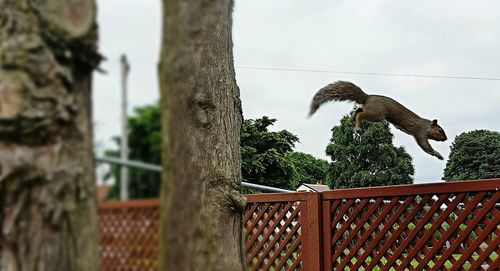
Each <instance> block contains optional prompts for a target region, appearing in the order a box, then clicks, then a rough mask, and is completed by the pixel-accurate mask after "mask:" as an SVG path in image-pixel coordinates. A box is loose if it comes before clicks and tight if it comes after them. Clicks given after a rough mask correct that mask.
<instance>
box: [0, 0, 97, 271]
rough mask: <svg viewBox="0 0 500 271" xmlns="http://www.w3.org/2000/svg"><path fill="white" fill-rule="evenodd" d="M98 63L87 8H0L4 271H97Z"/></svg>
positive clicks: (16, 3) (22, 3)
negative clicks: (93, 91)
mask: <svg viewBox="0 0 500 271" xmlns="http://www.w3.org/2000/svg"><path fill="white" fill-rule="evenodd" d="M56 5H58V9H54V7H55V6H56ZM54 12H56V13H57V12H61V14H60V15H59V18H56V17H57V16H55V13H54ZM89 22H91V23H89ZM99 60H100V56H99V55H98V54H97V53H96V25H95V7H94V1H93V0H87V1H84V0H82V1H62V2H61V1H57V0H47V1H36V0H0V230H1V231H0V270H1V271H7V270H8V271H17V270H23V271H25V270H26V271H31V270H68V271H72V270H81V271H88V270H99V254H98V249H97V213H96V207H95V193H94V190H95V187H94V186H95V184H94V164H93V155H92V145H93V144H92V139H91V132H92V131H91V116H90V104H91V103H90V97H91V95H90V88H91V72H92V70H93V69H94V68H95V67H96V65H97V63H98V62H99Z"/></svg>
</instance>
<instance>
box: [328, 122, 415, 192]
mask: <svg viewBox="0 0 500 271" xmlns="http://www.w3.org/2000/svg"><path fill="white" fill-rule="evenodd" d="M392 138H393V135H392V133H391V131H390V129H389V124H388V123H387V122H385V121H383V122H373V123H369V122H364V123H363V131H362V132H361V134H356V133H355V132H354V122H353V121H352V119H351V118H350V117H349V116H345V117H343V118H342V119H341V121H340V125H338V126H335V127H333V129H332V138H331V140H330V142H331V143H330V144H329V145H328V146H327V148H326V154H327V155H328V156H330V157H331V159H332V163H331V164H330V167H329V169H328V174H327V183H328V184H329V186H330V188H353V187H366V186H380V185H396V184H410V183H413V174H414V173H415V169H414V167H413V164H412V158H411V156H410V155H409V154H408V153H407V152H406V151H405V149H404V148H403V147H395V146H394V145H393V144H392Z"/></svg>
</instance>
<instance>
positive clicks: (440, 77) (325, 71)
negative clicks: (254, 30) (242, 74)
mask: <svg viewBox="0 0 500 271" xmlns="http://www.w3.org/2000/svg"><path fill="white" fill-rule="evenodd" d="M236 68H237V69H246V70H268V71H285V72H313V73H337V74H357V75H371V76H398V77H420V78H439V79H461V80H484V81H500V78H496V77H471V76H450V75H426V74H402V73H378V72H352V71H331V70H312V69H290V68H274V67H251V66H236Z"/></svg>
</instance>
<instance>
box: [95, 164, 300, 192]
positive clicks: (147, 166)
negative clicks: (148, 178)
mask: <svg viewBox="0 0 500 271" xmlns="http://www.w3.org/2000/svg"><path fill="white" fill-rule="evenodd" d="M95 160H96V162H98V163H107V164H113V165H119V166H124V167H129V168H137V169H143V170H149V171H153V172H161V166H160V165H155V164H148V163H144V162H139V161H131V160H121V159H118V158H111V157H96V158H95ZM241 186H242V187H244V188H251V189H257V190H260V191H266V192H274V193H290V192H295V191H291V190H286V189H281V188H276V187H271V186H266V185H260V184H253V183H247V182H242V183H241Z"/></svg>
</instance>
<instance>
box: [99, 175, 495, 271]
mask: <svg viewBox="0 0 500 271" xmlns="http://www.w3.org/2000/svg"><path fill="white" fill-rule="evenodd" d="M499 188H500V179H492V180H481V181H470V182H454V183H435V184H419V185H403V186H390V187H373V188H357V189H346V190H334V191H328V192H323V193H286V194H260V195H249V196H248V204H247V207H246V212H245V216H244V223H245V227H244V236H245V248H246V260H247V264H248V270H308V271H319V270H498V269H499V266H500V238H499V235H500V223H499V222H500V214H499V212H500V203H499V202H500V191H498V190H499ZM99 212H100V217H101V222H100V225H101V255H102V266H103V270H157V263H158V261H157V255H158V249H157V246H158V217H159V203H158V201H156V200H155V201H138V202H137V203H134V202H131V203H102V204H100V206H99Z"/></svg>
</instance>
